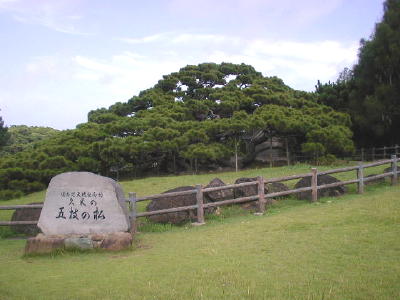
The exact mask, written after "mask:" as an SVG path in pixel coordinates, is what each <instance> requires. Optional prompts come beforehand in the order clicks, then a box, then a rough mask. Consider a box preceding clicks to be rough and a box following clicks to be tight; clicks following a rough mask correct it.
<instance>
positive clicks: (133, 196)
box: [129, 193, 137, 235]
mask: <svg viewBox="0 0 400 300" xmlns="http://www.w3.org/2000/svg"><path fill="white" fill-rule="evenodd" d="M129 204H130V209H131V211H130V215H129V217H130V225H131V234H132V235H134V234H135V233H136V215H137V208H136V193H129Z"/></svg>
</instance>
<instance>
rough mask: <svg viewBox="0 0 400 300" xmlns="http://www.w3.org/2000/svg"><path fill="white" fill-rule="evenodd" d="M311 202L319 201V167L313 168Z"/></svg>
mask: <svg viewBox="0 0 400 300" xmlns="http://www.w3.org/2000/svg"><path fill="white" fill-rule="evenodd" d="M311 172H312V176H311V188H312V190H311V202H316V201H318V188H317V186H318V171H317V168H311Z"/></svg>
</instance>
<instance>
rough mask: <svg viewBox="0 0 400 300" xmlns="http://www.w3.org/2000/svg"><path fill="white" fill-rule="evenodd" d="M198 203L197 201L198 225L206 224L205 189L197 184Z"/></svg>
mask: <svg viewBox="0 0 400 300" xmlns="http://www.w3.org/2000/svg"><path fill="white" fill-rule="evenodd" d="M196 201H197V223H198V224H197V225H202V224H205V223H204V199H203V188H202V187H201V185H200V184H196Z"/></svg>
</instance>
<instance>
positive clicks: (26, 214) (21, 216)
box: [11, 202, 42, 236]
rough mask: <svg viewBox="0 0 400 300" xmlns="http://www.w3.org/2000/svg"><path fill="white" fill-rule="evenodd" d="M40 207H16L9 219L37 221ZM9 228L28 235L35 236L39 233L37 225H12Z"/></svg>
mask: <svg viewBox="0 0 400 300" xmlns="http://www.w3.org/2000/svg"><path fill="white" fill-rule="evenodd" d="M29 204H42V203H41V202H34V203H29ZM41 211H42V209H41V208H19V209H16V210H15V211H14V213H13V215H12V217H11V221H37V220H39V216H40V212H41ZM11 229H12V230H13V231H14V232H15V233H22V234H26V235H29V236H35V235H37V234H38V233H40V229H39V227H37V225H14V226H11Z"/></svg>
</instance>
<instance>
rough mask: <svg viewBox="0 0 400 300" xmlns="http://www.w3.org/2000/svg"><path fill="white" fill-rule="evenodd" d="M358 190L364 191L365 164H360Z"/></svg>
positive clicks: (360, 192)
mask: <svg viewBox="0 0 400 300" xmlns="http://www.w3.org/2000/svg"><path fill="white" fill-rule="evenodd" d="M357 179H358V184H357V190H358V193H359V194H362V193H364V166H363V165H362V164H360V165H359V166H358V169H357Z"/></svg>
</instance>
